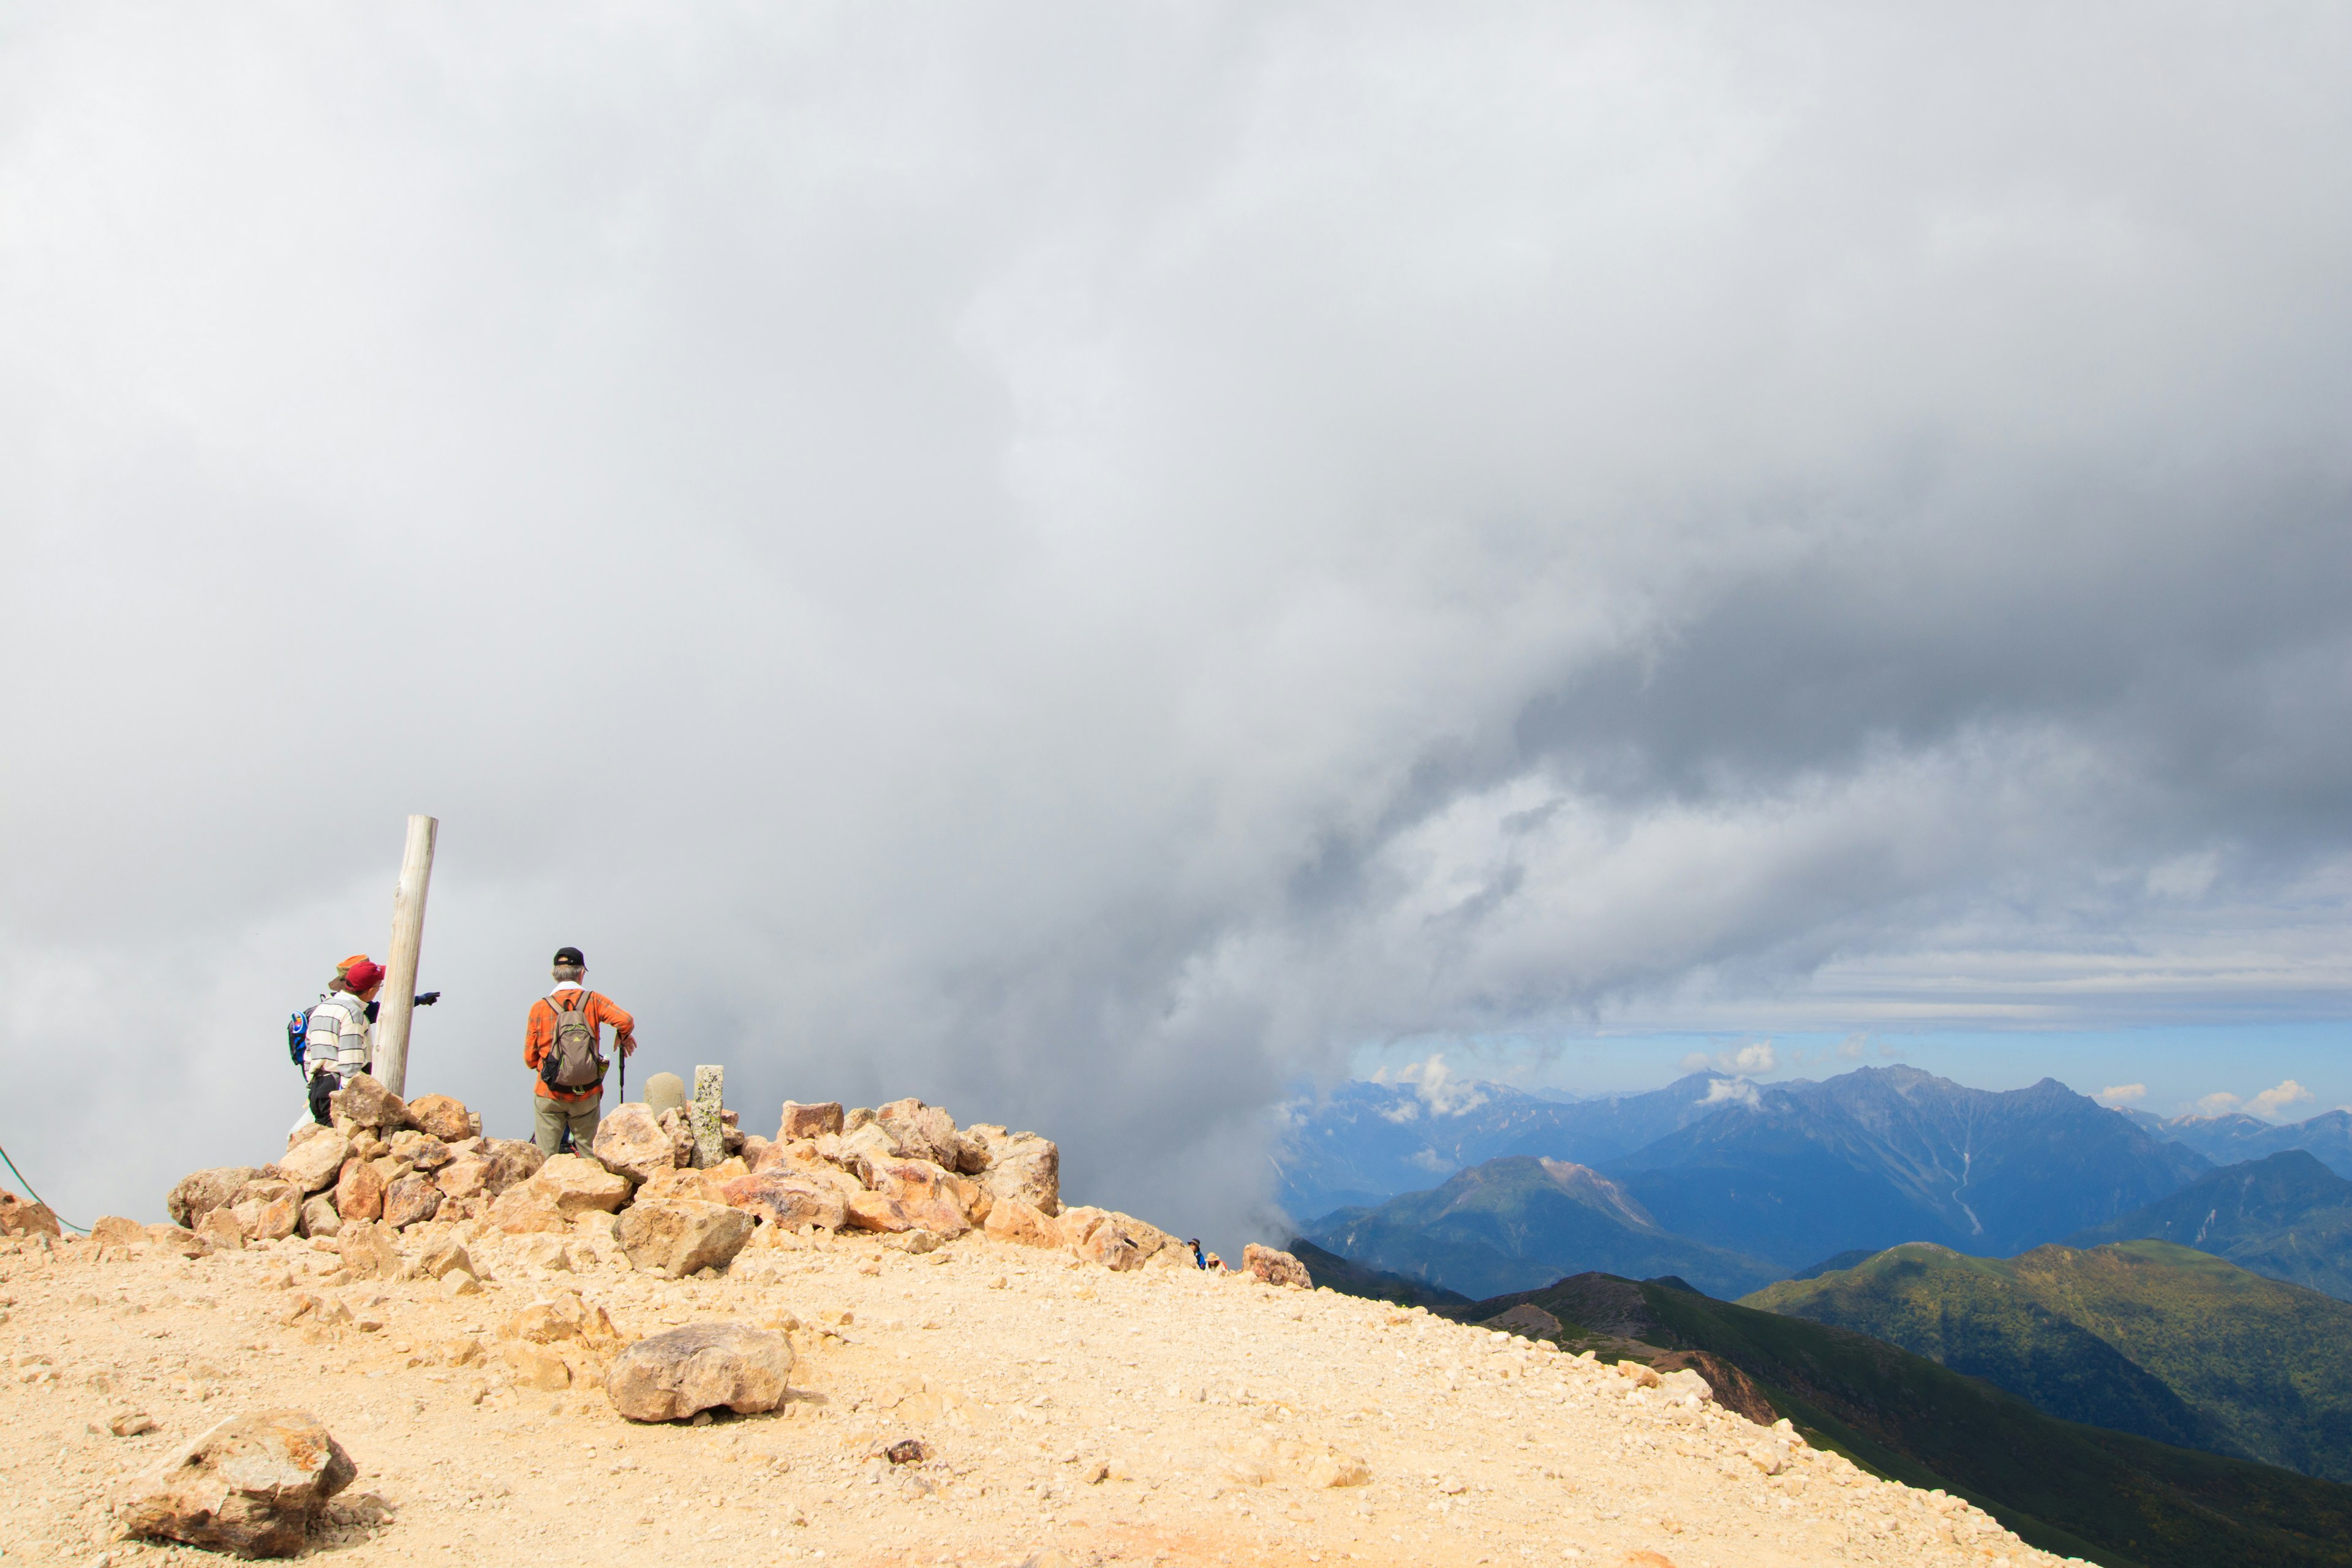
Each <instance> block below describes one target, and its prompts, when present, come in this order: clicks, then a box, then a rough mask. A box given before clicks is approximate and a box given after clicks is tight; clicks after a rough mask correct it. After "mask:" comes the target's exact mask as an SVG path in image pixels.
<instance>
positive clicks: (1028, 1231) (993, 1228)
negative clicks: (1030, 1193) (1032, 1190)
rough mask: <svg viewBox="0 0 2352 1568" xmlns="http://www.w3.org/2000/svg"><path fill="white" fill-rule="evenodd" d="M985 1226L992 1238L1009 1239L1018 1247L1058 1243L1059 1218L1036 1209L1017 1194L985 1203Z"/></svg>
mask: <svg viewBox="0 0 2352 1568" xmlns="http://www.w3.org/2000/svg"><path fill="white" fill-rule="evenodd" d="M987 1230H988V1236H989V1239H991V1240H992V1241H1009V1242H1012V1243H1013V1244H1014V1245H1016V1246H1020V1247H1059V1246H1061V1245H1062V1229H1061V1222H1060V1221H1059V1220H1056V1219H1055V1218H1054V1217H1053V1216H1052V1215H1043V1214H1039V1213H1038V1212H1037V1209H1036V1206H1035V1205H1033V1204H1024V1203H1023V1202H1022V1201H1021V1200H1020V1199H1019V1198H998V1199H997V1200H996V1201H995V1202H993V1203H992V1204H991V1205H989V1209H988V1223H987Z"/></svg>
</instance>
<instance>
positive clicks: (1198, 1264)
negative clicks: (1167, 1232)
mask: <svg viewBox="0 0 2352 1568" xmlns="http://www.w3.org/2000/svg"><path fill="white" fill-rule="evenodd" d="M1184 1245H1185V1246H1187V1247H1191V1248H1192V1267H1193V1268H1207V1267H1208V1266H1209V1255H1208V1254H1207V1253H1205V1252H1202V1250H1201V1238H1200V1237H1197V1236H1196V1237H1193V1238H1192V1240H1190V1241H1188V1242H1186V1243H1185V1244H1184Z"/></svg>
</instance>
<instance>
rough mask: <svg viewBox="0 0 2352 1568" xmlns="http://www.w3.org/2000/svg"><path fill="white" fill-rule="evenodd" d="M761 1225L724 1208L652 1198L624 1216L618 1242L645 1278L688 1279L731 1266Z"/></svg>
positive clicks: (616, 1235) (748, 1217) (744, 1214)
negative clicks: (704, 1271) (711, 1270)
mask: <svg viewBox="0 0 2352 1568" xmlns="http://www.w3.org/2000/svg"><path fill="white" fill-rule="evenodd" d="M758 1224H759V1222H758V1221H756V1220H754V1219H753V1218H752V1217H751V1215H748V1214H746V1213H744V1212H743V1211H742V1210H741V1209H734V1208H729V1207H728V1206H727V1205H725V1204H706V1203H695V1202H693V1201H691V1200H688V1199H682V1198H647V1199H641V1200H639V1201H638V1202H636V1203H634V1204H631V1205H629V1206H628V1208H627V1209H625V1211H623V1213H622V1215H621V1222H620V1224H619V1226H617V1227H615V1229H614V1239H615V1240H617V1241H618V1242H619V1243H620V1244H621V1250H622V1251H623V1252H624V1253H625V1254H627V1255H628V1259H629V1261H630V1262H631V1263H633V1264H635V1265H636V1266H637V1268H640V1269H642V1270H644V1271H645V1272H646V1273H647V1274H654V1275H658V1276H659V1277H661V1278H662V1279H684V1278H686V1277H687V1276H688V1275H689V1274H693V1273H696V1272H698V1271H699V1270H701V1269H704V1268H726V1267H727V1266H728V1265H729V1264H730V1263H732V1262H733V1261H734V1260H735V1255H736V1254H737V1253H739V1252H740V1251H742V1250H743V1244H744V1243H745V1242H747V1241H750V1240H751V1232H752V1231H753V1229H755V1228H756V1227H757V1226H758Z"/></svg>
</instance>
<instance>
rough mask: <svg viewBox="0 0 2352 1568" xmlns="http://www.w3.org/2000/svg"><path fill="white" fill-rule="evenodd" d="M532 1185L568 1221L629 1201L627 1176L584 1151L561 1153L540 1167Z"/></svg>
mask: <svg viewBox="0 0 2352 1568" xmlns="http://www.w3.org/2000/svg"><path fill="white" fill-rule="evenodd" d="M529 1185H530V1187H531V1188H532V1190H534V1191H535V1192H537V1193H539V1194H541V1196H542V1197H544V1198H545V1199H546V1200H547V1202H549V1203H551V1204H552V1205H554V1206H555V1211H556V1212H557V1213H558V1214H560V1215H562V1216H563V1218H564V1221H565V1222H566V1223H567V1224H568V1223H570V1222H571V1221H572V1220H573V1219H575V1218H577V1217H578V1216H579V1215H583V1214H586V1213H587V1212H588V1211H589V1210H591V1209H601V1210H603V1211H604V1213H606V1214H611V1213H612V1212H613V1211H614V1209H617V1208H619V1207H620V1206H621V1205H623V1204H625V1203H626V1202H628V1201H629V1190H630V1184H629V1178H628V1177H626V1176H616V1175H614V1173H612V1172H610V1171H608V1170H606V1169H604V1166H603V1165H601V1164H599V1163H597V1162H596V1161H594V1160H592V1159H590V1158H588V1157H587V1156H585V1155H582V1154H558V1155H557V1156H555V1158H554V1159H552V1160H550V1161H549V1162H547V1163H545V1164H544V1165H541V1167H540V1168H539V1173H538V1174H537V1175H535V1176H533V1177H531V1179H530V1183H529Z"/></svg>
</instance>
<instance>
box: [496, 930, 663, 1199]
mask: <svg viewBox="0 0 2352 1568" xmlns="http://www.w3.org/2000/svg"><path fill="white" fill-rule="evenodd" d="M587 977H588V961H587V959H585V958H583V956H581V952H580V950H579V949H578V948H576V947H559V948H557V949H556V950H555V989H554V990H552V991H550V992H549V993H548V994H546V995H544V996H542V997H541V998H540V999H539V1000H538V1001H536V1002H534V1003H532V1004H531V1005H530V1024H529V1025H528V1026H526V1027H525V1029H524V1031H523V1040H522V1062H523V1066H525V1067H527V1068H530V1069H531V1070H532V1071H533V1072H535V1073H537V1074H538V1075H539V1084H538V1089H537V1092H536V1093H535V1094H534V1096H533V1098H532V1102H531V1103H532V1105H533V1107H534V1110H533V1112H532V1123H531V1141H532V1142H535V1143H537V1144H538V1145H539V1152H541V1153H542V1154H546V1155H549V1156H551V1157H552V1156H553V1155H555V1154H558V1153H560V1152H562V1149H563V1145H564V1142H565V1141H566V1140H567V1139H568V1140H569V1141H570V1142H571V1144H572V1147H573V1148H575V1149H586V1148H588V1147H589V1146H590V1145H591V1144H593V1143H594V1142H596V1124H597V1123H598V1122H599V1121H603V1120H604V1071H605V1069H606V1068H608V1067H610V1066H611V1065H612V1064H611V1063H610V1062H609V1061H607V1060H606V1059H605V1057H604V1045H603V1042H602V1038H601V1034H602V1031H601V1029H600V1027H599V1026H602V1025H604V1024H610V1025H612V1026H613V1043H614V1045H616V1046H618V1047H621V1054H622V1055H623V1056H625V1057H633V1056H635V1055H636V1054H637V1040H636V1034H635V1030H636V1026H637V1021H636V1020H635V1018H632V1017H630V1016H628V1015H627V1014H626V1013H625V1012H623V1011H622V1010H621V1009H620V1008H618V1007H616V1006H614V1005H613V1001H612V998H610V997H608V996H600V995H598V994H596V993H595V992H593V991H591V990H589V989H587V987H585V986H583V984H581V982H582V981H583V980H585V979H586V978H587Z"/></svg>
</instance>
